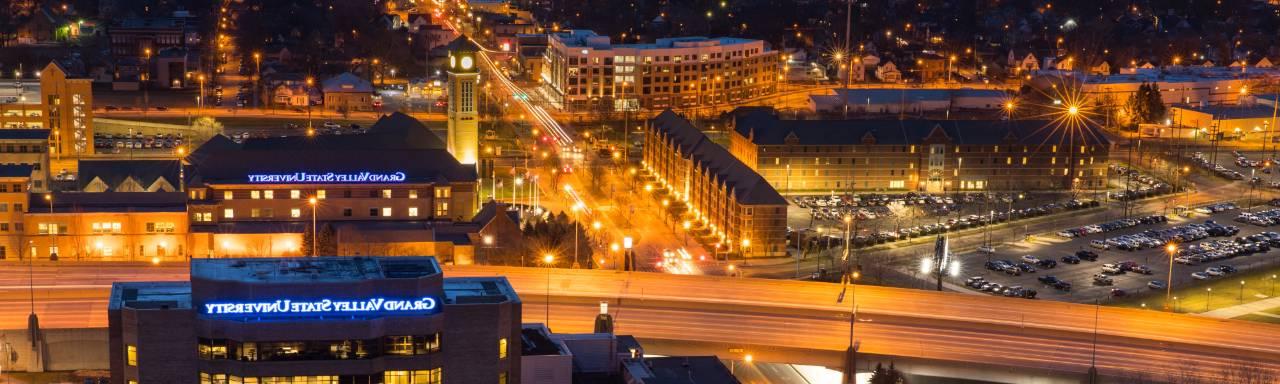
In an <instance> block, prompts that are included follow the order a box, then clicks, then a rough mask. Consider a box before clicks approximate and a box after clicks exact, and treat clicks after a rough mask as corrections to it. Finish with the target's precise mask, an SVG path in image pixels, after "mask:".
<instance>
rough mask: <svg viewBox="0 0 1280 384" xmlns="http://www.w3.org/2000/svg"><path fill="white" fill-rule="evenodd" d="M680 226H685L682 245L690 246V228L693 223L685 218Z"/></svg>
mask: <svg viewBox="0 0 1280 384" xmlns="http://www.w3.org/2000/svg"><path fill="white" fill-rule="evenodd" d="M680 226H681V227H684V240H683V241H682V245H684V246H688V245H689V228H690V227H692V226H693V224H692V223H690V222H689V220H685V221H684V223H683V224H681V225H680Z"/></svg>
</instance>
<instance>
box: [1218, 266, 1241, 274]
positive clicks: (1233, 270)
mask: <svg viewBox="0 0 1280 384" xmlns="http://www.w3.org/2000/svg"><path fill="white" fill-rule="evenodd" d="M1218 269H1219V270H1222V273H1227V274H1230V273H1236V272H1239V271H1240V270H1239V269H1236V267H1233V266H1230V265H1226V264H1223V265H1219V266H1218Z"/></svg>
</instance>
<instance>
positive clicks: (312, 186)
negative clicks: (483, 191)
mask: <svg viewBox="0 0 1280 384" xmlns="http://www.w3.org/2000/svg"><path fill="white" fill-rule="evenodd" d="M187 160H188V161H189V162H190V163H191V166H190V167H189V169H188V171H187V175H186V177H187V187H186V188H187V190H186V194H187V198H188V200H189V202H188V214H189V216H190V221H191V232H192V244H191V247H192V249H193V250H194V252H195V255H200V256H206V257H227V256H254V255H302V254H303V253H304V250H305V248H306V246H305V245H304V244H303V240H304V238H305V237H307V236H306V235H304V233H307V232H310V231H312V230H313V227H314V230H315V231H316V232H317V233H318V236H317V237H318V239H317V240H320V241H316V242H313V243H329V245H328V246H326V244H318V246H317V248H318V250H319V252H320V253H321V254H335V252H336V254H350V255H370V254H374V255H387V254H419V255H436V254H440V253H448V252H449V251H450V250H449V249H442V248H441V247H445V248H447V247H449V246H450V245H449V244H450V243H451V242H449V241H448V239H449V238H452V237H458V236H463V234H465V233H466V232H467V231H470V230H471V229H469V228H465V227H459V226H456V225H454V224H458V223H466V222H467V220H468V219H470V218H471V217H472V216H473V215H474V214H475V213H476V211H477V210H478V209H479V207H478V200H477V199H478V197H477V182H476V180H477V176H476V171H475V167H474V166H472V165H465V164H461V163H459V162H458V160H457V159H455V158H454V157H453V155H451V154H450V153H449V152H448V151H447V150H446V148H445V144H444V143H443V142H442V141H441V140H440V139H439V138H438V137H436V136H435V134H433V133H431V132H430V131H429V130H427V128H426V127H425V126H423V125H422V124H421V123H419V122H418V121H417V120H414V119H413V118H412V117H409V116H407V115H404V114H399V113H396V114H392V115H389V116H386V117H383V118H382V119H380V120H379V121H378V122H377V123H375V124H374V125H373V126H372V127H370V128H369V132H368V133H366V134H361V135H342V136H337V135H319V136H314V137H306V136H297V137H280V138H265V139H248V140H245V141H244V142H243V143H242V144H241V143H235V142H233V141H231V140H230V139H228V138H226V137H224V136H216V137H214V138H213V139H212V140H210V141H209V142H207V143H206V144H205V145H203V146H201V147H200V148H199V149H197V150H195V151H194V152H193V153H192V154H191V155H190V156H189V157H188V158H187ZM313 198H314V199H315V203H312V202H311V199H313ZM335 239H336V240H335ZM341 239H349V240H351V242H352V243H356V244H368V243H379V244H381V245H379V246H378V247H376V248H373V246H372V245H368V246H364V247H357V248H355V249H347V250H346V251H347V252H343V251H344V250H343V249H339V248H337V245H336V244H334V243H335V242H340V241H337V240H341ZM373 239H379V240H376V241H375V240H373ZM357 240H359V241H357Z"/></svg>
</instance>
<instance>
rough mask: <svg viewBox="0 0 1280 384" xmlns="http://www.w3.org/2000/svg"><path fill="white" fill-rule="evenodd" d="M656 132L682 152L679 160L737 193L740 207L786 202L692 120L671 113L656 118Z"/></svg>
mask: <svg viewBox="0 0 1280 384" xmlns="http://www.w3.org/2000/svg"><path fill="white" fill-rule="evenodd" d="M651 125H652V127H653V129H654V130H657V131H661V132H664V133H666V135H667V137H668V138H669V139H668V140H670V141H671V142H672V143H673V144H674V145H675V146H676V147H677V150H678V151H679V152H680V157H682V158H686V159H692V160H693V163H694V165H695V166H697V167H698V168H699V169H704V170H706V172H707V173H712V174H714V175H715V179H716V181H717V182H718V183H720V184H723V185H727V186H728V188H729V189H731V190H733V191H734V197H735V199H736V200H737V201H738V202H739V203H741V204H752V205H755V204H772V205H785V204H786V203H787V201H786V200H785V199H783V198H782V195H780V194H778V191H777V190H775V189H774V188H773V186H772V185H769V183H768V182H767V181H765V180H764V178H763V177H760V174H758V173H756V171H754V170H752V169H751V168H750V167H748V166H747V165H746V164H743V163H742V162H741V161H739V160H738V158H736V157H734V156H733V154H730V153H729V151H728V150H727V149H725V148H724V147H722V146H720V144H716V143H715V142H712V141H711V139H709V138H707V135H705V134H703V133H702V131H700V130H698V128H697V127H694V126H693V124H692V123H690V122H689V120H687V119H685V118H684V117H682V116H680V115H677V114H676V113H675V112H672V111H671V110H669V109H668V110H666V111H663V112H662V113H661V114H659V115H658V116H657V117H655V118H653V121H652V122H651Z"/></svg>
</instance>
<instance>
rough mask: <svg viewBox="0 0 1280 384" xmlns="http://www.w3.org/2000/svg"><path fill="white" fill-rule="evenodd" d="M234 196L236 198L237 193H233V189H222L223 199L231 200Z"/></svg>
mask: <svg viewBox="0 0 1280 384" xmlns="http://www.w3.org/2000/svg"><path fill="white" fill-rule="evenodd" d="M233 198H235V194H234V193H231V191H222V199H223V200H231V199H233Z"/></svg>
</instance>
